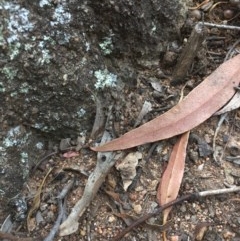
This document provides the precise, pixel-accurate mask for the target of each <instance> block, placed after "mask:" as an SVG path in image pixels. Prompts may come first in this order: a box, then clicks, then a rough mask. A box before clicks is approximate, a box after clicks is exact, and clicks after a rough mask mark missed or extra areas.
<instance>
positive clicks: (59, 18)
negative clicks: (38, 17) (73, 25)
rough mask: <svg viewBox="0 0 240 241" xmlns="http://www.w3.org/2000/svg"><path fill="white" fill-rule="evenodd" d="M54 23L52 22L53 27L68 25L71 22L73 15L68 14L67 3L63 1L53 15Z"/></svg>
mask: <svg viewBox="0 0 240 241" xmlns="http://www.w3.org/2000/svg"><path fill="white" fill-rule="evenodd" d="M53 19H54V21H51V25H52V26H55V25H57V24H67V23H69V22H70V21H71V19H72V15H71V13H70V12H68V9H67V6H66V1H65V0H62V1H60V3H59V4H58V5H57V7H56V8H55V10H54V14H53Z"/></svg>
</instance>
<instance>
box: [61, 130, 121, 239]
mask: <svg viewBox="0 0 240 241" xmlns="http://www.w3.org/2000/svg"><path fill="white" fill-rule="evenodd" d="M110 139H111V137H110V134H109V133H108V132H107V131H105V132H104V134H103V138H102V142H101V144H103V143H105V142H107V141H109V140H110ZM115 155H116V154H115V153H114V152H99V153H98V155H97V165H96V167H95V169H94V171H93V172H92V173H91V175H90V176H89V178H88V181H87V184H86V186H85V189H84V193H83V196H82V198H81V199H80V200H79V201H78V202H77V203H76V204H75V206H74V207H73V209H72V211H71V213H70V215H69V216H68V218H67V219H66V221H64V222H63V223H62V224H61V226H60V236H65V235H69V234H71V233H74V232H76V231H77V230H78V226H79V223H78V219H79V217H81V216H82V215H83V213H84V212H85V210H86V208H87V207H88V206H89V204H90V202H91V201H92V199H93V198H94V197H95V195H96V193H97V191H98V189H99V188H100V186H101V185H102V183H103V182H104V180H105V177H106V176H107V174H108V172H109V171H110V169H111V168H112V166H113V165H114V164H115V162H116V159H115V158H114V157H115Z"/></svg>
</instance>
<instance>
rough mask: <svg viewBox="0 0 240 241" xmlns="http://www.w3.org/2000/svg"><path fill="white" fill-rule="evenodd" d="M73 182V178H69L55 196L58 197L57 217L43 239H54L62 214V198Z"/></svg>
mask: <svg viewBox="0 0 240 241" xmlns="http://www.w3.org/2000/svg"><path fill="white" fill-rule="evenodd" d="M74 182H75V180H74V179H73V180H71V181H70V182H69V183H68V184H67V185H66V186H65V187H64V188H63V190H62V191H61V192H60V194H59V195H58V196H57V198H58V217H57V220H56V221H55V224H54V226H53V228H52V229H51V231H50V233H49V234H48V236H47V237H46V238H45V239H44V241H52V240H53V239H54V236H55V235H56V233H57V232H58V229H59V226H60V224H61V221H62V219H63V216H64V203H63V202H65V201H63V200H64V198H65V197H66V195H67V194H68V192H69V191H70V190H71V188H72V187H73V184H74Z"/></svg>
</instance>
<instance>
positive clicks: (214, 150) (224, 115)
mask: <svg viewBox="0 0 240 241" xmlns="http://www.w3.org/2000/svg"><path fill="white" fill-rule="evenodd" d="M227 115H228V113H224V114H222V115H221V117H220V120H219V122H218V125H217V128H216V130H215V133H214V137H213V158H214V160H215V162H216V163H218V164H221V162H222V157H223V153H222V154H221V157H220V158H217V150H216V138H217V134H218V132H219V130H220V128H221V125H222V123H223V121H224V120H225V119H226V117H227Z"/></svg>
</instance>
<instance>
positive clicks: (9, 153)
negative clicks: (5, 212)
mask: <svg viewBox="0 0 240 241" xmlns="http://www.w3.org/2000/svg"><path fill="white" fill-rule="evenodd" d="M189 1H190V0H185V1H179V0H171V1H170V0H166V1H161V0H151V1H147V2H146V1H140V2H139V1H138V2H136V1H133V0H127V1H114V0H104V1H93V0H86V1H84V2H81V3H80V2H79V1H76V0H73V1H70V2H69V1H66V0H59V1H51V0H39V1H30V0H27V1H20V0H16V1H6V0H2V1H1V3H0V12H1V17H0V22H1V28H0V50H1V51H0V66H1V68H0V73H1V79H0V101H1V107H0V111H1V117H0V123H1V124H0V136H1V139H0V142H1V143H0V144H1V145H0V146H1V154H0V155H1V157H0V170H1V172H0V175H1V176H0V177H1V178H0V186H1V192H0V206H1V207H3V206H5V205H3V203H5V202H6V199H7V200H8V199H9V198H11V197H13V196H15V195H16V194H17V193H18V192H19V190H20V189H21V187H22V185H23V182H24V181H25V180H26V178H27V176H28V174H29V168H30V166H31V163H34V161H36V159H37V158H38V157H39V155H40V154H41V153H42V149H41V148H44V145H43V146H42V144H43V143H44V140H49V139H55V140H60V139H64V138H71V137H73V136H74V137H77V136H81V134H83V133H84V135H83V136H85V134H86V133H89V131H90V130H91V128H92V124H93V122H94V116H95V104H94V101H93V99H92V96H91V95H92V94H91V93H90V92H89V91H87V90H86V86H88V88H89V89H90V90H91V91H92V92H93V93H100V94H102V95H104V94H105V95H106V96H105V104H106V106H108V105H109V103H110V102H111V101H112V100H111V98H110V96H111V95H108V92H109V91H105V90H106V88H107V89H114V88H116V87H117V86H118V85H119V83H121V82H123V83H126V84H127V85H134V83H136V79H135V77H136V73H137V68H138V67H139V65H138V63H139V60H141V67H144V65H145V63H146V64H147V65H148V66H149V64H150V66H151V63H153V64H154V65H156V62H158V61H159V56H160V53H163V52H164V51H165V49H166V47H167V45H168V44H169V41H175V40H176V39H178V34H177V32H178V31H179V30H180V28H181V26H182V25H183V23H184V19H185V14H186V11H187V7H186V5H187V3H188V2H189ZM120 95H121V93H120ZM41 143H42V144H41ZM2 173H3V174H2ZM3 200H4V201H3ZM1 216H2V215H1Z"/></svg>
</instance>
